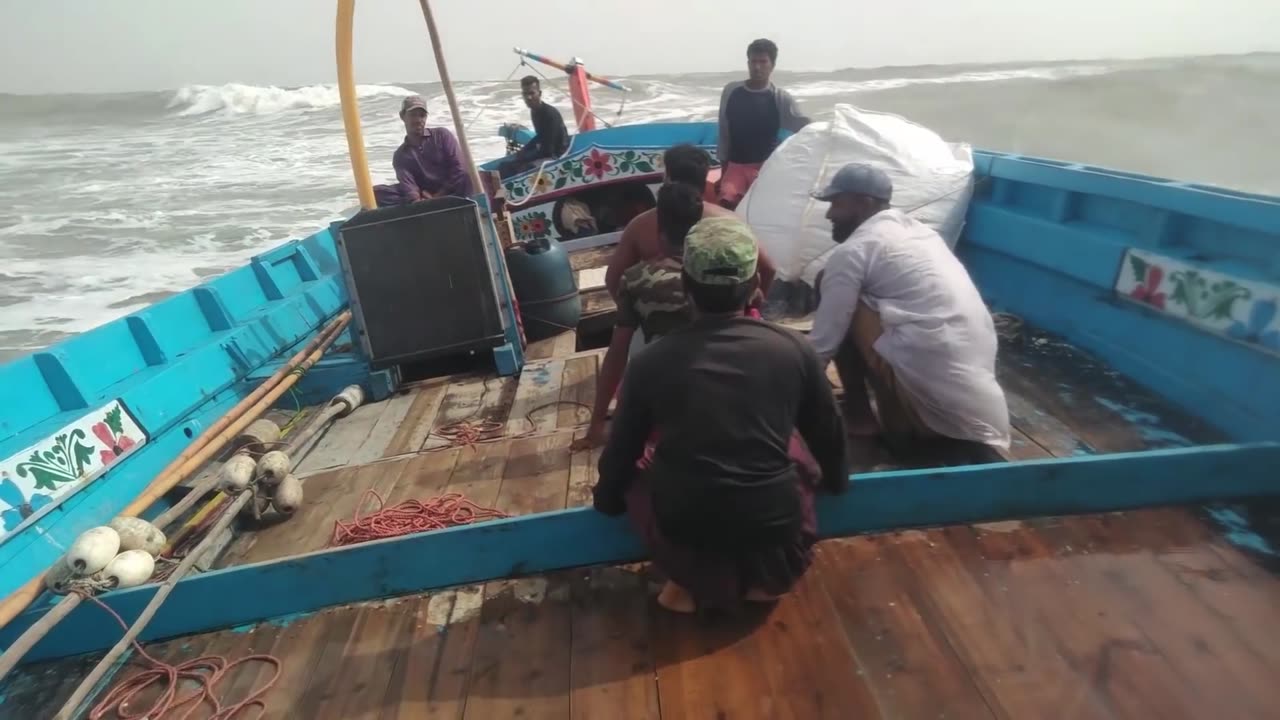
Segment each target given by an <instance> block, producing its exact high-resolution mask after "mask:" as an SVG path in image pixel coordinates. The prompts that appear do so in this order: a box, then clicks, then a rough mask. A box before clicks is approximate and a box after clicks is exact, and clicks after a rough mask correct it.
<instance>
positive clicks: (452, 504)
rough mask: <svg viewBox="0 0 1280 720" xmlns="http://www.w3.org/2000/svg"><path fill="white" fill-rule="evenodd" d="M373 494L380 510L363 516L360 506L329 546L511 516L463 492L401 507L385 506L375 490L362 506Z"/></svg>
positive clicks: (336, 525) (335, 528)
mask: <svg viewBox="0 0 1280 720" xmlns="http://www.w3.org/2000/svg"><path fill="white" fill-rule="evenodd" d="M370 495H372V496H373V497H375V498H377V500H378V508H379V509H378V510H376V511H375V512H372V513H370V514H368V515H365V516H364V517H360V507H359V506H357V507H356V513H355V517H353V518H352V519H351V522H349V523H347V522H343V521H341V520H337V521H335V522H334V524H333V536H332V537H331V538H330V539H329V547H338V546H340V545H355V544H356V543H362V542H369V541H370V540H381V539H383V538H392V537H399V536H401V535H409V534H412V533H419V532H424V531H427V530H443V529H444V528H448V527H454V526H456V525H470V524H472V523H476V522H483V521H485V520H496V519H498V518H505V517H510V516H509V515H507V514H506V513H504V512H502V511H501V510H494V509H493V508H487V507H481V506H479V505H477V504H475V503H473V502H471V501H470V500H468V499H467V498H465V497H464V496H463V495H462V494H461V493H446V494H444V495H441V496H440V497H436V498H431V499H429V500H426V501H419V500H405V501H404V502H402V503H400V504H399V505H394V506H392V507H383V505H384V504H385V503H384V502H383V500H382V496H381V495H379V494H378V493H377V492H376V491H374V490H365V493H364V496H363V497H361V498H360V505H364V503H365V500H367V499H368V497H369V496H370Z"/></svg>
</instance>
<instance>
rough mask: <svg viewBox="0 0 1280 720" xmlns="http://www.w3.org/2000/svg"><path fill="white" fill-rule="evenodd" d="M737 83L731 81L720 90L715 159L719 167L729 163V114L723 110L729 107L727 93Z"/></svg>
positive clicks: (731, 90) (731, 91)
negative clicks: (718, 162)
mask: <svg viewBox="0 0 1280 720" xmlns="http://www.w3.org/2000/svg"><path fill="white" fill-rule="evenodd" d="M738 84H739V83H736V82H731V83H729V84H728V85H725V86H724V90H721V91H720V114H719V116H718V118H717V122H716V124H717V130H718V137H717V140H716V155H717V156H718V157H717V158H716V159H717V160H719V161H720V167H722V168H723V167H726V166H728V164H729V116H728V115H726V114H725V110H726V109H727V108H728V107H729V95H730V94H732V93H733V90H734V88H736V87H737V86H738Z"/></svg>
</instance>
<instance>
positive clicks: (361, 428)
mask: <svg viewBox="0 0 1280 720" xmlns="http://www.w3.org/2000/svg"><path fill="white" fill-rule="evenodd" d="M387 408H388V405H387V403H384V402H383V403H370V404H366V405H361V406H360V407H358V408H356V409H355V410H353V411H352V412H351V414H350V415H348V416H346V417H344V418H339V419H337V420H335V421H334V422H333V424H332V425H330V426H329V428H328V430H326V431H325V432H323V433H322V434H321V435H320V437H319V438H318V439H317V440H316V442H315V445H314V446H313V447H312V449H311V452H310V453H308V454H307V456H306V457H305V458H303V459H302V462H300V463H298V466H297V467H296V468H295V473H296V474H297V475H298V476H299V477H301V476H303V475H310V474H312V473H314V472H316V471H318V470H324V469H327V468H333V467H342V466H344V465H347V464H349V462H350V460H351V456H352V455H354V454H355V453H356V451H357V450H359V449H360V446H361V445H362V444H364V442H365V440H366V439H368V437H369V433H371V432H373V428H374V426H375V425H377V423H378V419H379V418H380V417H381V416H382V413H383V412H385V411H386V410H387Z"/></svg>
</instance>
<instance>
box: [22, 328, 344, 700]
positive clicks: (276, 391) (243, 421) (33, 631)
mask: <svg viewBox="0 0 1280 720" xmlns="http://www.w3.org/2000/svg"><path fill="white" fill-rule="evenodd" d="M349 320H351V311H349V310H348V311H344V313H343V314H340V315H338V316H337V318H334V320H333V322H332V323H330V324H329V325H328V327H326V328H325V329H324V332H321V333H320V334H319V336H317V337H316V340H314V341H311V342H308V343H307V347H306V348H303V352H306V351H307V350H308V348H310V350H311V351H310V354H308V355H306V356H305V357H302V359H301V361H300V363H296V361H294V360H297V359H298V356H297V355H294V356H293V357H292V359H291V360H289V363H288V364H287V365H285V368H282V369H280V370H278V372H276V374H273V375H271V377H273V378H274V377H276V375H279V377H280V378H283V379H282V380H280V382H279V383H278V384H276V387H274V388H271V389H266V391H264V388H265V387H266V383H264V384H262V386H260V387H259V388H257V391H255V392H253V393H252V395H250V397H247V398H244V401H247V400H250V398H252V397H255V396H257V397H259V401H257V402H255V404H253V405H252V406H251V407H250V409H248V410H246V411H244V414H243V415H242V416H241V418H239V420H237V421H233V423H230V424H227V423H223V420H225V419H227V418H228V415H224V416H223V419H221V420H219V421H218V423H215V424H214V425H211V427H210V428H209V430H206V434H207V433H209V432H212V430H214V429H216V428H221V430H220V432H219V436H218V437H216V438H214V441H212V442H210V441H207V439H206V443H205V446H204V452H197V454H196V455H193V456H192V457H189V459H188V461H187V462H184V464H183V465H182V468H186V469H187V470H186V474H182V473H180V471H179V474H178V475H175V479H174V480H173V484H177V483H179V482H182V478H184V477H186V475H189V474H191V473H193V471H195V470H197V469H200V466H201V465H204V464H205V462H206V461H207V460H209V459H210V457H212V455H214V454H215V452H218V451H219V450H221V448H223V447H224V446H225V445H227V443H228V442H230V439H233V438H234V437H236V436H237V434H238V433H239V432H241V430H243V429H244V428H247V427H248V425H250V423H252V421H253V420H256V419H257V418H259V416H260V415H261V414H262V413H264V411H265V410H266V409H268V407H270V406H271V405H273V404H274V402H275V401H276V400H279V398H280V396H282V395H284V393H285V392H287V391H288V389H289V388H291V387H293V384H294V383H297V382H298V379H300V378H301V377H302V374H303V373H306V372H307V370H308V369H310V368H311V365H314V364H315V363H316V361H317V360H319V359H320V357H321V356H323V355H324V352H325V350H328V348H329V346H330V345H333V342H334V341H335V340H338V334H340V333H342V328H344V327H346V325H347V323H348V322H349ZM294 370H296V372H294ZM259 391H262V393H261V395H260V393H259ZM244 401H241V404H239V405H237V407H239V406H241V405H243V402H244ZM333 416H334V414H332V413H323V414H320V415H317V416H316V418H317V419H319V418H325V420H324V421H328V420H330V419H333ZM317 424H319V423H308V424H307V428H308V429H310V428H315V427H316V425H317ZM314 433H315V430H314V429H311V430H310V432H302V433H300V434H298V436H297V437H298V439H300V441H306V439H308V438H310V437H311V434H314ZM201 437H202V438H204V437H205V436H204V434H202V436H201ZM294 446H296V447H301V443H298V445H294V443H291V447H294ZM180 459H182V456H179V457H178V460H180ZM178 460H174V462H178ZM172 465H173V464H170V466H172ZM166 470H168V468H166ZM156 482H159V477H157V479H156ZM152 484H155V482H152ZM198 495H200V493H196V492H191V493H187V497H186V498H183V500H182V502H179V503H178V506H174V507H173V509H172V510H170V511H169V512H166V514H165V515H168V518H169V520H172V519H173V518H177V516H178V514H179V512H180V511H179V512H175V511H178V509H179V506H182V511H184V510H186V509H187V507H191V506H192V505H195V502H196V501H197V500H198ZM148 506H150V503H147V505H143V506H142V510H146V509H147V507H148ZM131 507H132V505H131ZM128 514H129V515H132V514H133V512H128ZM122 515H125V514H122ZM165 515H161V518H164V516H165ZM165 524H168V523H165ZM32 584H33V585H35V588H33V593H32V600H35V598H36V597H38V596H40V592H41V589H42V588H44V573H41V574H40V575H37V577H36V578H35V579H33V580H32V582H31V583H27V585H28V587H29V585H32ZM27 589H28V588H27V587H23V588H22V589H19V591H18V592H19V593H20V592H24V591H27ZM14 594H17V593H14ZM13 597H14V596H10V600H12V598H13ZM82 600H83V598H82V597H81V596H79V594H68V596H63V600H60V601H59V602H58V603H56V605H54V607H51V609H50V610H49V612H46V614H45V615H44V618H41V619H40V620H37V621H36V623H32V625H31V626H29V628H27V632H24V633H23V634H22V635H19V637H18V639H15V641H14V642H13V644H10V646H9V648H8V650H5V652H4V655H0V680H3V679H4V678H5V675H8V674H9V671H10V670H13V669H14V667H15V666H17V665H18V662H19V661H20V660H22V659H23V656H26V655H27V653H28V652H29V651H31V648H33V647H36V643H38V642H40V641H41V639H42V638H44V637H45V635H46V634H49V630H51V629H52V628H54V625H56V624H58V623H60V621H61V620H63V619H64V618H67V616H68V615H70V612H72V610H76V607H77V606H78V605H79V603H81V601H82ZM29 602H31V601H28V605H29ZM24 609H26V605H24V606H23V607H19V609H18V610H17V611H15V612H14V616H17V614H18V612H22V610H24ZM9 620H12V618H10V619H9ZM9 620H5V623H8V621H9Z"/></svg>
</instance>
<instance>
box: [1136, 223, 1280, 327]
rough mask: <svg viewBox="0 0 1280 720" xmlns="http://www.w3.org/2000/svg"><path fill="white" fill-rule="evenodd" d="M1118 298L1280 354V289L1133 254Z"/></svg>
mask: <svg viewBox="0 0 1280 720" xmlns="http://www.w3.org/2000/svg"><path fill="white" fill-rule="evenodd" d="M1115 290H1116V293H1118V294H1119V295H1120V296H1121V297H1124V298H1126V299H1128V300H1131V301H1133V302H1136V303H1140V304H1143V305H1147V306H1149V307H1151V308H1154V309H1156V310H1158V311H1160V312H1163V313H1165V314H1168V315H1172V316H1174V317H1176V318H1179V319H1181V320H1185V321H1187V322H1190V323H1192V324H1194V325H1197V326H1199V327H1201V328H1203V329H1205V330H1208V331H1210V332H1214V333H1218V334H1221V335H1225V336H1227V337H1230V338H1232V339H1234V340H1239V341H1241V342H1244V343H1248V344H1251V345H1254V346H1256V347H1258V348H1259V349H1261V350H1269V351H1271V352H1276V353H1280V312H1278V311H1280V287H1277V286H1275V285H1269V284H1267V283H1263V282H1257V281H1254V280H1246V279H1243V278H1239V277H1234V276H1231V275H1227V274H1225V273H1221V272H1217V271H1214V270H1209V269H1206V268H1203V267H1198V266H1196V265H1193V264H1191V263H1189V262H1185V261H1183V260H1177V259H1174V258H1169V257H1164V256H1163V255H1157V254H1155V253H1152V252H1147V251H1145V250H1137V249H1134V248H1130V249H1129V250H1128V251H1127V252H1126V253H1125V255H1124V260H1123V261H1122V266H1121V268H1120V273H1119V275H1118V276H1117V278H1116V286H1115Z"/></svg>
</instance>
